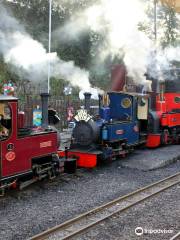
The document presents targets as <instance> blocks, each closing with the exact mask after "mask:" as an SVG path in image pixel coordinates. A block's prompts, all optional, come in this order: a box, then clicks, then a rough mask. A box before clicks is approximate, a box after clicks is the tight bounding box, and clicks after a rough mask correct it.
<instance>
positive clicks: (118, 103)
mask: <svg viewBox="0 0 180 240" xmlns="http://www.w3.org/2000/svg"><path fill="white" fill-rule="evenodd" d="M90 96H91V94H90V93H86V94H85V109H80V110H79V111H78V113H77V115H76V116H75V121H76V126H75V128H74V130H73V135H72V144H71V147H70V149H69V150H68V152H67V153H66V156H68V157H72V156H73V157H76V158H77V165H78V166H79V167H88V168H93V167H95V166H96V165H97V162H98V160H112V159H114V158H116V157H119V156H125V155H126V153H128V152H130V151H132V150H133V149H134V147H135V146H137V145H140V144H145V142H146V137H147V125H148V124H147V123H148V110H149V96H148V95H145V94H138V93H133V94H132V93H125V92H109V93H107V94H106V95H104V96H103V97H101V96H99V114H98V115H96V116H92V115H90V114H89V113H88V112H89V106H90V104H89V100H90ZM63 155H65V153H64V152H60V156H63Z"/></svg>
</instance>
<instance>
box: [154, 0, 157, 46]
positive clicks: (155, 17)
mask: <svg viewBox="0 0 180 240" xmlns="http://www.w3.org/2000/svg"><path fill="white" fill-rule="evenodd" d="M154 40H155V44H156V42H157V0H154Z"/></svg>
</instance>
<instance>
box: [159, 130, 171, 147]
mask: <svg viewBox="0 0 180 240" xmlns="http://www.w3.org/2000/svg"><path fill="white" fill-rule="evenodd" d="M161 143H162V144H163V145H167V144H169V143H171V140H170V132H169V130H168V129H164V130H163V132H162V134H161Z"/></svg>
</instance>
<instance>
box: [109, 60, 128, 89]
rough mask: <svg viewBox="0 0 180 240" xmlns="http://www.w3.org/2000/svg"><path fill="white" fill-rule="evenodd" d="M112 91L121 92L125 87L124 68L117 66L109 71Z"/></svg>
mask: <svg viewBox="0 0 180 240" xmlns="http://www.w3.org/2000/svg"><path fill="white" fill-rule="evenodd" d="M111 82H112V86H111V89H112V91H123V90H124V87H125V85H126V67H125V66H124V65H122V64H118V65H115V66H113V67H112V69H111Z"/></svg>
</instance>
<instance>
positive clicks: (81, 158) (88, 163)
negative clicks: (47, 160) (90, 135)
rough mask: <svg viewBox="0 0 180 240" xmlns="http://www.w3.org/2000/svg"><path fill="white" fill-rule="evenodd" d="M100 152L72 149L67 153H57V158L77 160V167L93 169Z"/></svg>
mask: <svg viewBox="0 0 180 240" xmlns="http://www.w3.org/2000/svg"><path fill="white" fill-rule="evenodd" d="M100 154H102V151H98V150H92V151H87V150H85V149H83V150H82V149H73V150H68V151H66V150H65V151H59V152H58V155H59V157H67V159H68V158H75V159H76V160H77V167H84V168H94V167H96V165H97V160H98V156H99V155H100Z"/></svg>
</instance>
